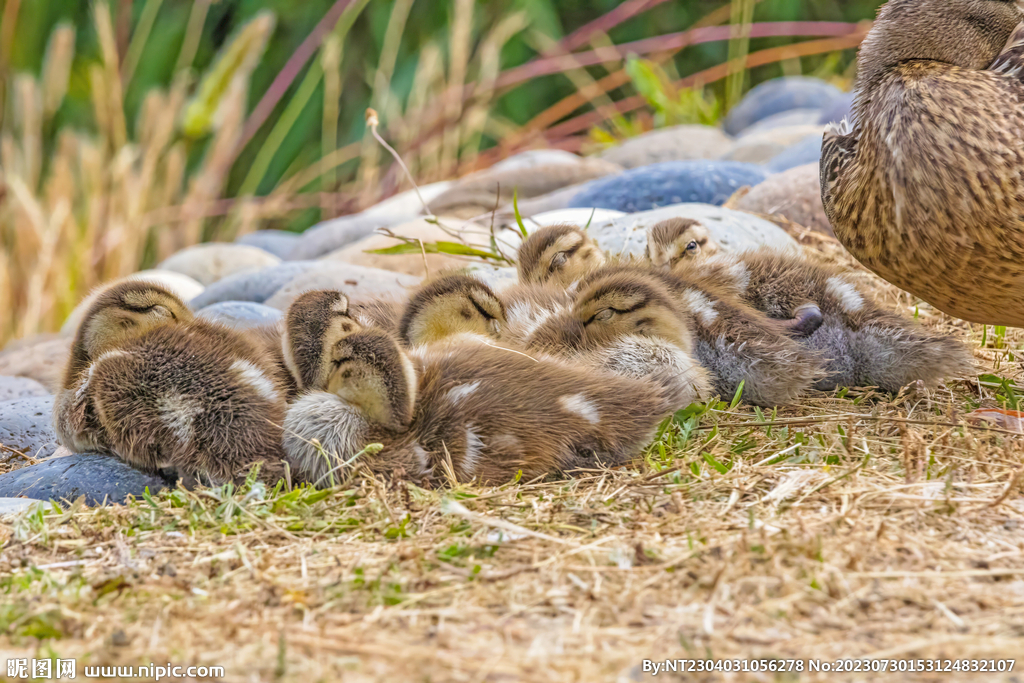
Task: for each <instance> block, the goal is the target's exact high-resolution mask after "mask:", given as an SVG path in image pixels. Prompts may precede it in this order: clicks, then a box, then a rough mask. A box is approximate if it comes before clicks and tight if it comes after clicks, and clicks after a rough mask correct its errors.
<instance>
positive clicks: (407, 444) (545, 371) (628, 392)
mask: <svg viewBox="0 0 1024 683" xmlns="http://www.w3.org/2000/svg"><path fill="white" fill-rule="evenodd" d="M316 296H317V293H310V294H306V295H303V296H302V297H299V298H298V299H297V300H296V302H295V303H294V304H293V305H292V308H296V307H298V310H297V311H295V315H292V313H293V311H291V310H289V316H288V318H289V321H291V322H293V323H296V324H300V325H301V324H302V323H301V322H300V321H298V320H297V318H298V317H299V316H300V312H301V311H305V312H306V313H308V314H310V315H313V309H315V308H316V306H317V301H316V299H315V297H316ZM320 301H321V304H322V305H326V306H328V307H331V308H333V307H334V306H335V304H334V303H331V299H330V298H329V297H328V298H322V299H320ZM320 315H321V317H330V316H331V314H330V313H329V312H324V313H322V314H320ZM324 329H325V330H326V331H327V332H328V335H327V336H324V337H323V338H322V339H321V342H322V344H323V346H322V358H312V357H310V356H308V355H306V354H298V353H297V354H294V355H293V357H294V358H296V359H298V358H308V359H309V360H311V361H312V362H313V368H312V369H310V370H308V371H307V370H306V369H305V368H302V367H300V368H299V372H300V374H302V375H303V376H304V377H316V378H317V382H316V383H315V384H311V385H309V386H308V387H307V388H308V389H309V393H307V394H305V395H304V396H302V397H301V398H300V399H299V400H298V401H296V402H295V403H294V404H292V406H291V407H290V408H289V410H288V415H287V418H286V419H285V442H284V443H285V450H286V451H287V453H288V456H289V461H290V463H291V465H292V467H293V468H294V469H295V470H297V471H298V472H300V473H301V474H302V475H303V476H304V477H305V478H306V479H307V480H308V481H311V482H314V483H323V482H324V481H327V480H328V479H329V478H330V475H331V474H337V473H339V472H341V471H343V470H344V469H346V467H347V465H349V464H351V463H352V462H353V461H354V460H355V459H356V458H357V457H364V456H365V457H364V462H365V464H366V465H367V466H368V467H369V468H370V469H371V470H372V471H374V472H379V473H386V474H391V475H404V476H407V477H410V478H412V479H414V480H420V481H423V480H425V481H432V482H442V481H443V480H444V473H445V472H446V471H448V470H449V469H450V470H451V472H452V473H453V474H454V476H455V478H456V479H457V480H458V481H472V480H478V481H481V482H489V483H500V482H505V481H509V480H510V479H512V478H513V477H514V476H515V475H516V473H517V472H519V471H522V474H523V477H524V478H526V479H530V478H534V477H537V476H542V475H546V474H550V473H554V472H565V471H570V470H573V469H576V468H581V467H594V466H597V465H600V464H603V465H620V464H623V463H625V462H627V461H628V460H629V459H630V458H632V457H633V456H635V455H636V454H637V453H638V452H639V451H640V449H641V448H642V447H643V445H644V444H645V443H646V442H647V441H648V440H649V439H650V438H651V436H652V434H653V433H654V430H655V429H656V427H657V425H658V423H659V422H660V421H661V420H662V419H663V418H664V417H665V416H666V415H668V414H669V413H670V412H671V411H672V410H673V408H674V407H676V405H677V404H678V401H679V397H678V396H676V395H674V394H672V392H671V391H670V390H669V389H668V388H666V387H664V386H662V385H660V384H658V383H656V382H653V381H649V380H638V379H627V378H623V377H617V376H615V375H612V374H609V373H600V372H596V371H594V370H592V369H583V368H579V367H576V366H573V365H570V364H567V363H562V362H557V361H553V360H550V359H539V360H535V359H533V358H531V357H529V356H527V355H525V354H523V353H520V352H516V351H511V350H509V349H505V348H502V347H499V346H495V345H485V344H481V343H479V342H477V341H474V338H473V337H465V336H463V337H457V338H454V339H452V340H450V341H449V342H448V343H444V344H434V345H430V346H421V347H418V348H417V349H415V350H413V351H409V352H407V351H405V350H403V349H402V348H401V346H400V345H399V343H398V341H397V340H396V339H395V338H394V337H393V336H391V335H389V334H388V333H386V332H384V331H382V330H376V329H360V330H356V331H353V332H351V333H346V332H345V328H344V326H343V325H338V324H336V325H331V326H328V327H326V328H324ZM323 368H327V371H326V373H324V372H323ZM373 443H380V444H383V445H384V450H383V451H382V452H381V453H380V454H379V455H372V456H371V455H366V454H365V452H364V449H365V448H366V446H368V445H369V444H373ZM325 454H329V455H325ZM449 462H450V464H451V467H450V468H446V467H445V465H446V464H447V463H449Z"/></svg>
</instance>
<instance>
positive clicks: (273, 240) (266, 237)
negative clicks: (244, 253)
mask: <svg viewBox="0 0 1024 683" xmlns="http://www.w3.org/2000/svg"><path fill="white" fill-rule="evenodd" d="M298 241H299V236H298V235H297V234H296V233H294V232H288V231H287V230H257V231H256V232H250V233H249V234H247V235H242V236H241V237H239V238H238V239H236V240H235V244H246V245H248V246H250V247H256V248H257V249H262V250H263V251H265V252H267V253H269V254H273V255H274V256H276V257H278V258H281V259H283V258H288V254H290V253H291V251H292V249H294V248H295V245H296V244H297V243H298Z"/></svg>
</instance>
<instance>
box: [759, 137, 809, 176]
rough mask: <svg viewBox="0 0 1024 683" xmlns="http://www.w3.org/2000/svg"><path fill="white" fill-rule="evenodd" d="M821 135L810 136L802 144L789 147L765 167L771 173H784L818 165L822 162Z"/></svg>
mask: <svg viewBox="0 0 1024 683" xmlns="http://www.w3.org/2000/svg"><path fill="white" fill-rule="evenodd" d="M821 137H822V136H821V133H814V134H812V135H808V136H807V137H805V138H804V139H803V140H801V141H800V142H798V143H796V144H795V145H792V146H791V147H787V148H786V149H784V150H783V151H782V152H780V153H779V154H778V155H776V156H774V157H772V159H771V161H769V162H768V163H767V164H765V165H764V167H765V169H766V170H767V171H768V172H770V173H782V172H783V171H788V170H789V169H791V168H796V167H797V166H803V165H805V164H817V163H818V162H819V161H821Z"/></svg>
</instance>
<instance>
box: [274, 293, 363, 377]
mask: <svg viewBox="0 0 1024 683" xmlns="http://www.w3.org/2000/svg"><path fill="white" fill-rule="evenodd" d="M348 304H349V302H348V297H346V296H345V295H344V294H342V293H341V292H338V291H334V290H326V289H323V290H314V291H311V292H304V293H303V294H300V295H299V296H298V297H297V298H296V299H295V301H293V302H292V303H291V305H290V306H289V307H288V311H287V312H286V313H285V316H284V334H283V335H282V349H283V351H284V360H285V365H287V366H288V370H289V371H290V372H291V373H292V376H293V377H294V378H295V381H296V383H297V384H298V386H299V388H300V389H306V390H313V391H316V390H323V389H324V387H325V386H326V383H327V379H328V375H329V374H330V371H331V362H330V358H329V353H328V352H329V350H330V349H331V348H333V346H334V345H335V344H336V343H337V342H338V341H340V340H341V339H343V338H345V337H347V336H348V335H350V334H353V333H354V332H358V331H360V330H361V329H363V328H362V326H361V325H359V323H357V322H356V321H355V319H353V318H352V317H351V316H350V315H349V305H348Z"/></svg>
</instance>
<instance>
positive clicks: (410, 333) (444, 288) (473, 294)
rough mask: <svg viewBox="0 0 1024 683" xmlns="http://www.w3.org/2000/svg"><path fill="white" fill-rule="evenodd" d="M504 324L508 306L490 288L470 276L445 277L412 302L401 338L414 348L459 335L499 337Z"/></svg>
mask: <svg viewBox="0 0 1024 683" xmlns="http://www.w3.org/2000/svg"><path fill="white" fill-rule="evenodd" d="M504 324H505V306H504V305H503V304H502V303H501V300H500V299H498V297H497V296H496V295H495V294H494V292H493V291H491V288H490V287H488V286H487V285H485V284H484V283H483V282H481V281H480V280H477V279H476V278H474V277H470V276H468V275H457V274H456V275H445V276H443V277H440V278H438V279H436V280H434V281H432V282H430V283H429V284H427V285H425V286H424V287H422V288H421V289H420V290H419V291H418V292H416V293H415V294H414V295H413V296H412V298H411V299H409V303H408V304H406V306H405V312H404V313H403V314H402V319H401V320H400V321H399V324H398V336H399V338H400V339H401V340H402V342H403V343H405V344H406V345H407V346H410V347H412V346H419V345H421V344H430V343H433V342H437V341H440V340H442V339H445V338H447V337H451V336H453V335H457V334H471V335H479V336H485V337H496V336H497V335H498V333H499V332H500V330H501V328H502V326H503V325H504Z"/></svg>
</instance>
